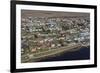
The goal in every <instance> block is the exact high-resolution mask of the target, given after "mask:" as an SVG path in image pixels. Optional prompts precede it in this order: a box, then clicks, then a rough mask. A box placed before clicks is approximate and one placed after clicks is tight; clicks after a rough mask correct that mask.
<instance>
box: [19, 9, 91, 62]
mask: <svg viewBox="0 0 100 73" xmlns="http://www.w3.org/2000/svg"><path fill="white" fill-rule="evenodd" d="M84 50H85V51H84ZM87 50H88V51H87ZM89 52H90V14H89V13H82V12H81V13H79V12H60V11H39V10H21V63H31V62H45V61H63V60H82V59H89V58H90V56H89ZM65 54H66V55H65Z"/></svg>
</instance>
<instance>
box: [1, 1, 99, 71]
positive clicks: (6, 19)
mask: <svg viewBox="0 0 100 73" xmlns="http://www.w3.org/2000/svg"><path fill="white" fill-rule="evenodd" d="M34 1H43V2H56V3H73V4H89V5H96V4H98V43H100V38H99V37H100V34H99V31H100V29H99V27H100V25H99V24H100V21H99V19H100V17H99V16H100V9H99V8H100V5H99V3H100V2H99V0H98V1H97V0H34ZM99 48H100V45H99V44H98V67H97V68H85V69H70V70H55V71H42V72H34V73H55V72H56V73H57V72H58V73H74V72H76V73H87V72H88V73H99V72H100V57H99V56H100V53H99V51H100V49H99ZM9 67H10V0H1V2H0V73H10V68H9ZM29 73H30V72H29Z"/></svg>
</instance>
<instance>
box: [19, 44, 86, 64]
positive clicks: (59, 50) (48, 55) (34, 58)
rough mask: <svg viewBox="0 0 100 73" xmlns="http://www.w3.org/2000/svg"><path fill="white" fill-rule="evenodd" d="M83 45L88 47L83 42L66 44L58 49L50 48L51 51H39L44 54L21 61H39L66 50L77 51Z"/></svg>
mask: <svg viewBox="0 0 100 73" xmlns="http://www.w3.org/2000/svg"><path fill="white" fill-rule="evenodd" d="M82 47H88V46H81V44H75V45H72V46H64V47H61V48H58V49H53V50H50V51H46V52H42V53H39V54H42V55H41V56H38V57H34V56H33V57H32V56H31V58H30V59H28V60H23V61H22V60H21V63H31V62H38V61H40V60H42V59H46V58H49V57H54V56H57V55H61V54H62V53H64V52H73V51H77V50H79V49H81V48H82ZM37 55H38V54H37Z"/></svg>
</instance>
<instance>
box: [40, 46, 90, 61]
mask: <svg viewBox="0 0 100 73" xmlns="http://www.w3.org/2000/svg"><path fill="white" fill-rule="evenodd" d="M86 59H90V47H88V48H86V47H85V48H80V49H79V50H77V51H72V52H65V53H63V54H60V55H57V56H53V57H49V58H46V59H42V60H40V61H39V62H47V61H67V60H86Z"/></svg>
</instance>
